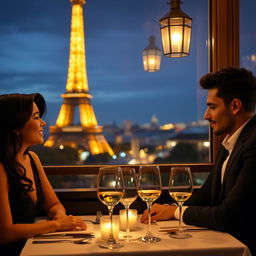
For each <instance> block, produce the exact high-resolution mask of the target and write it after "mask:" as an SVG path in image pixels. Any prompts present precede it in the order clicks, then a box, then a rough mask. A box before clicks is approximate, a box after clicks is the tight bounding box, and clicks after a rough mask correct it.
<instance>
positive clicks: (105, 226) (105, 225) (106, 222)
mask: <svg viewBox="0 0 256 256" xmlns="http://www.w3.org/2000/svg"><path fill="white" fill-rule="evenodd" d="M112 230H113V237H114V239H115V240H118V239H119V235H118V233H119V223H118V219H117V218H115V217H114V216H113V219H112ZM110 231H111V223H110V218H109V216H103V217H101V219H100V234H101V239H102V240H108V238H109V235H110Z"/></svg>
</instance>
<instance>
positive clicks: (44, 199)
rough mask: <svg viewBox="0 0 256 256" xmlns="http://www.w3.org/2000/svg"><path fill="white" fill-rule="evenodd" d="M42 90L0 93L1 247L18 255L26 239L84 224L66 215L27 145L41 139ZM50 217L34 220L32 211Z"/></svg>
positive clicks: (43, 105)
mask: <svg viewBox="0 0 256 256" xmlns="http://www.w3.org/2000/svg"><path fill="white" fill-rule="evenodd" d="M44 112H45V100H44V98H43V96H42V95H40V94H38V93H35V94H9V95H0V251H1V252H3V251H4V252H6V255H19V254H20V252H21V249H22V248H23V246H24V244H25V241H26V239H27V238H30V237H33V236H35V235H38V234H43V233H47V232H51V231H60V230H72V229H77V228H79V229H86V225H85V224H84V223H83V221H82V220H81V219H80V218H78V217H74V216H67V215H66V211H65V209H64V207H63V205H62V204H61V203H60V201H59V200H58V198H57V196H56V194H55V192H54V190H53V188H52V187H51V185H50V183H49V181H48V179H47V176H46V175H45V173H44V170H43V167H42V164H41V163H40V160H39V158H38V156H37V155H36V154H35V153H34V152H31V151H29V150H28V147H29V146H31V145H35V144H42V143H43V128H44V126H45V124H46V123H45V122H44V121H43V120H42V119H41V117H42V116H43V114H44ZM45 215H48V216H49V218H50V220H47V221H41V222H38V223H34V220H35V218H36V217H37V216H45Z"/></svg>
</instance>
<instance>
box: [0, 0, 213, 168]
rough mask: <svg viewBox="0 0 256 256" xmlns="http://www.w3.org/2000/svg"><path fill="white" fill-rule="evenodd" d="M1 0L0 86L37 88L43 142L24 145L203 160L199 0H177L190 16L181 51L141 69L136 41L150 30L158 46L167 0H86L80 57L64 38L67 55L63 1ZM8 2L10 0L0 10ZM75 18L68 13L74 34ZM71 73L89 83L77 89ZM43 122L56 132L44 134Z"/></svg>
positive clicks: (142, 43) (203, 54)
mask: <svg viewBox="0 0 256 256" xmlns="http://www.w3.org/2000/svg"><path fill="white" fill-rule="evenodd" d="M9 2H10V1H5V4H4V5H3V6H2V8H1V10H0V14H1V15H0V16H1V17H2V19H3V20H4V22H2V23H1V24H2V25H1V26H0V29H1V41H0V46H1V47H0V56H1V60H0V61H1V64H2V65H1V66H2V70H1V74H2V82H1V88H0V93H1V94H3V93H10V92H20V93H32V92H35V91H38V92H40V93H42V94H43V96H44V97H45V98H46V101H47V105H48V112H47V115H46V117H45V121H46V122H47V124H48V127H47V128H46V131H45V138H46V140H47V142H48V143H47V145H48V147H43V146H36V147H34V148H33V149H34V150H35V151H36V152H37V153H38V154H39V157H40V159H41V160H42V162H43V164H45V165H52V164H59V165H67V164H86V165H89V164H93V165H95V164H144V163H146V164H148V163H156V164H160V163H198V162H209V133H208V123H207V122H204V121H203V112H204V109H205V92H204V91H202V90H200V89H199V86H198V80H199V78H200V77H201V76H202V75H203V74H205V73H207V72H208V56H207V55H208V50H207V44H206V42H207V37H208V27H207V26H208V17H207V15H208V10H207V9H208V1H207V0H194V1H187V0H184V1H183V5H181V9H182V10H183V11H184V12H185V13H187V14H188V15H189V16H190V17H192V19H193V22H192V39H191V47H190V55H189V56H188V57H184V58H167V57H164V56H162V60H161V66H160V71H158V72H145V71H144V69H143V62H142V51H143V49H144V48H145V47H146V45H147V44H148V38H149V36H151V35H154V36H155V37H156V44H157V46H158V47H159V48H161V49H162V43H161V35H160V25H159V19H160V18H162V17H163V16H164V15H165V14H166V13H167V12H168V10H169V8H170V7H169V5H166V1H155V0H140V1H138V0H131V1H116V0H108V1H87V3H86V4H85V5H84V6H83V11H84V13H83V14H84V20H85V23H84V35H85V45H86V51H85V53H86V63H84V62H83V60H82V61H81V62H79V61H73V57H74V55H72V54H73V53H75V52H77V54H78V55H79V54H81V53H82V54H83V49H81V47H74V45H73V44H72V45H71V52H70V55H69V51H70V48H69V43H70V41H69V40H70V24H71V3H70V1H58V0H45V1H44V3H43V4H42V6H39V3H38V2H37V1H33V3H26V2H24V3H22V4H20V1H19V0H15V1H14V2H15V3H13V1H11V3H9ZM13 4H17V5H18V6H19V8H17V10H18V11H17V15H15V16H13V15H12V16H11V17H12V18H10V14H11V12H12V10H13V8H12V6H13ZM49 7H50V8H49ZM38 8H40V12H38ZM76 9H77V10H75V9H74V10H73V14H74V15H76V16H75V17H76V19H77V15H79V13H81V12H80V11H81V10H80V9H79V8H76ZM5 17H6V18H5ZM117 21H118V22H117ZM79 26H81V23H80V21H79V20H76V21H75V20H74V31H75V33H74V35H76V33H78V31H79V29H78V27H79ZM80 28H81V27H80ZM72 40H73V41H78V42H82V41H83V38H81V37H79V36H77V37H75V38H73V37H72ZM83 65H84V66H85V69H86V71H87V73H86V76H84V75H83V72H84V71H83V69H81V67H82V66H83ZM75 67H79V71H78V73H77V74H75V75H74V74H73V73H72V70H74V69H75ZM68 70H70V73H68ZM67 79H68V85H67ZM80 79H81V80H82V81H84V83H87V80H88V84H86V86H88V88H89V91H88V92H87V91H86V92H85V93H84V91H81V94H83V93H84V94H83V96H81V95H80V96H81V97H80V98H79V95H78V94H76V97H74V95H73V94H72V93H73V89H72V85H71V82H72V81H73V82H74V83H75V84H76V87H74V88H75V90H78V91H79V90H82V89H81V88H83V87H84V86H85V85H84V84H80ZM66 85H67V88H66ZM86 86H85V87H86ZM66 92H68V93H66ZM76 92H77V91H76ZM61 95H64V96H63V97H61ZM91 96H92V98H90V97H91ZM77 98H79V100H77ZM49 126H50V130H48V129H49ZM49 131H50V132H51V133H52V135H53V134H54V133H58V132H59V131H61V132H62V135H63V137H61V136H60V137H55V138H54V136H53V137H52V140H51V137H49V136H50V132H49ZM76 135H77V136H76ZM74 136H76V140H74V139H73V138H74ZM64 137H65V140H64V139H63V138H64ZM102 152H103V153H102ZM106 152H107V153H106Z"/></svg>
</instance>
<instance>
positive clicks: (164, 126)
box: [160, 123, 174, 130]
mask: <svg viewBox="0 0 256 256" xmlns="http://www.w3.org/2000/svg"><path fill="white" fill-rule="evenodd" d="M160 129H161V130H171V129H174V124H172V123H168V124H164V125H161V126H160Z"/></svg>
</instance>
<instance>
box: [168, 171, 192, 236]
mask: <svg viewBox="0 0 256 256" xmlns="http://www.w3.org/2000/svg"><path fill="white" fill-rule="evenodd" d="M192 191H193V179H192V174H191V171H190V168H189V167H185V166H177V167H172V168H171V172H170V179H169V193H170V196H171V197H172V198H173V199H174V200H175V201H176V202H177V203H178V205H179V229H178V231H177V232H175V233H172V234H170V236H171V237H173V238H180V239H182V238H189V237H191V235H190V234H186V233H184V230H183V228H182V225H181V221H182V216H181V214H182V206H183V203H184V202H185V201H186V200H188V199H189V198H190V196H191V195H192Z"/></svg>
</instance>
